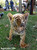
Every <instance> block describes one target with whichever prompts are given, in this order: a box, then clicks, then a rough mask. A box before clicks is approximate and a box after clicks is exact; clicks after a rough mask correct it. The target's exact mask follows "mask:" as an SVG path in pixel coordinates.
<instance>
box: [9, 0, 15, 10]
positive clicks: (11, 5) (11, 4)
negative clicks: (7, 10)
mask: <svg viewBox="0 0 37 50" xmlns="http://www.w3.org/2000/svg"><path fill="white" fill-rule="evenodd" d="M13 4H14V3H13V1H12V0H11V1H10V7H11V9H12V10H13Z"/></svg>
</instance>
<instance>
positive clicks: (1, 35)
mask: <svg viewBox="0 0 37 50" xmlns="http://www.w3.org/2000/svg"><path fill="white" fill-rule="evenodd" d="M10 12H11V11H10ZM7 13H9V11H7V12H4V16H3V17H2V19H0V50H1V48H8V47H10V48H12V47H15V48H16V49H15V50H37V40H36V39H37V28H33V26H35V25H36V26H37V15H32V16H31V15H29V19H28V23H27V28H26V40H25V42H26V43H27V44H29V46H28V47H27V48H21V47H20V46H19V45H20V44H19V42H20V36H13V39H12V40H11V41H9V40H7V39H6V37H7V36H8V35H9V30H10V23H9V20H8V17H7ZM11 13H12V14H15V13H16V12H11ZM6 25H8V27H6ZM10 50H14V49H10Z"/></svg>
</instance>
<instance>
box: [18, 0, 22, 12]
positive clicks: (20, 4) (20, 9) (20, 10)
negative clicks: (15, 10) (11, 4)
mask: <svg viewBox="0 0 37 50" xmlns="http://www.w3.org/2000/svg"><path fill="white" fill-rule="evenodd" d="M19 12H20V13H22V0H19Z"/></svg>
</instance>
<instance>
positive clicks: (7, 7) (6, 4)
mask: <svg viewBox="0 0 37 50" xmlns="http://www.w3.org/2000/svg"><path fill="white" fill-rule="evenodd" d="M5 6H6V9H9V2H8V0H6V1H5Z"/></svg>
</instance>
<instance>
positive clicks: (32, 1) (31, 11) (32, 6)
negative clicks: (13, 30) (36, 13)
mask: <svg viewBox="0 0 37 50" xmlns="http://www.w3.org/2000/svg"><path fill="white" fill-rule="evenodd" d="M33 8H34V0H31V7H30V14H31V15H32V14H33Z"/></svg>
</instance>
